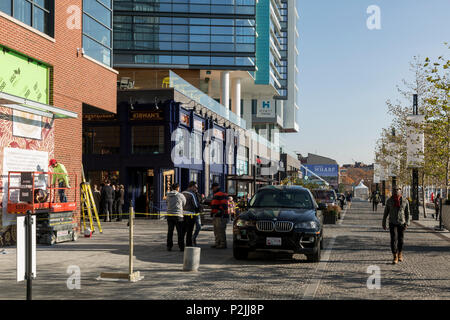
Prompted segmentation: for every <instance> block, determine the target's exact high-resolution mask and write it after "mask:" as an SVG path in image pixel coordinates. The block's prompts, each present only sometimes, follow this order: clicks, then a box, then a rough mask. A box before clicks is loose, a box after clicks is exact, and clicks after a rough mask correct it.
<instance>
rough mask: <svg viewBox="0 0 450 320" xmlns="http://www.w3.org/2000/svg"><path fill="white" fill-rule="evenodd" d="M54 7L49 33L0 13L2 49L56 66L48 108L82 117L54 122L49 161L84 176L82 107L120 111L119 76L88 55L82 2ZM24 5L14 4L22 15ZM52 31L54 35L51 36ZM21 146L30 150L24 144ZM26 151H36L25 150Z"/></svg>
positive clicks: (73, 0)
mask: <svg viewBox="0 0 450 320" xmlns="http://www.w3.org/2000/svg"><path fill="white" fill-rule="evenodd" d="M41 2H42V1H34V2H33V4H34V3H41ZM48 2H49V3H51V6H49V7H48V8H50V10H52V9H53V11H50V12H49V13H48V14H49V16H50V17H52V19H50V20H49V21H50V22H49V23H50V24H51V26H49V27H48V28H49V29H45V27H44V28H41V26H40V25H39V24H36V23H37V22H36V23H35V24H33V21H31V22H30V21H29V20H27V19H26V17H25V16H23V15H17V14H16V15H14V13H12V15H11V13H10V12H8V11H7V9H8V8H6V9H5V5H3V6H2V7H1V8H0V45H1V46H2V47H4V48H5V49H4V50H5V51H6V52H8V51H13V52H17V53H19V54H21V55H24V56H26V57H27V58H28V59H30V61H35V62H39V63H43V64H46V65H48V66H49V67H50V72H49V86H50V90H49V99H48V100H49V101H48V103H49V104H50V105H54V106H57V107H60V108H63V109H65V110H69V111H73V112H76V113H77V114H78V118H77V119H70V120H56V121H54V122H52V125H53V127H52V128H53V129H52V130H54V133H53V134H54V148H53V149H52V150H51V152H50V151H49V157H55V158H56V159H58V161H60V162H61V163H63V164H64V165H65V166H66V168H67V169H68V171H70V172H73V173H75V174H77V175H78V176H79V177H81V158H82V135H81V132H82V105H83V103H85V104H89V105H92V106H95V107H97V108H100V109H104V110H107V111H110V112H115V111H116V85H117V72H115V71H114V70H113V69H111V68H109V66H107V65H104V64H102V63H100V62H98V61H97V60H95V57H89V56H88V55H87V50H83V42H82V28H83V26H82V23H81V22H82V8H83V3H82V0H58V1H48ZM2 3H4V1H2ZM18 3H19V2H17V3H15V2H14V4H15V6H16V10H22V11H23V10H27V9H26V8H23V7H22V8H20V6H19V5H18ZM17 12H18V11H16V13H17ZM14 17H16V18H14ZM45 23H47V22H45ZM51 29H53V30H54V32H46V30H51ZM39 30H41V31H39ZM1 54H2V52H0V59H1ZM0 74H1V70H0ZM17 147H18V148H23V147H24V145H23V144H20V143H19V144H18V146H17ZM25 148H26V149H33V148H34V147H33V146H31V145H25ZM39 149H42V148H40V147H39ZM0 161H1V160H0ZM46 169H47V168H44V170H46Z"/></svg>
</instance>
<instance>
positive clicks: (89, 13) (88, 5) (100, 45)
mask: <svg viewBox="0 0 450 320" xmlns="http://www.w3.org/2000/svg"><path fill="white" fill-rule="evenodd" d="M83 48H84V51H85V53H86V55H88V56H89V57H91V58H93V59H95V60H97V61H99V62H101V63H103V64H105V65H107V66H108V67H110V66H111V65H112V63H111V52H112V4H111V0H83Z"/></svg>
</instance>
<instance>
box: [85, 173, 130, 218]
mask: <svg viewBox="0 0 450 320" xmlns="http://www.w3.org/2000/svg"><path fill="white" fill-rule="evenodd" d="M92 193H93V195H94V200H95V205H96V206H97V211H98V212H99V215H100V216H103V217H104V219H103V221H104V222H111V221H112V219H113V217H114V216H116V217H117V218H116V221H122V209H123V205H124V203H125V187H124V186H123V185H122V184H111V182H110V181H109V180H106V181H105V182H104V183H102V184H101V185H100V189H99V188H98V186H97V185H94V190H93V191H92Z"/></svg>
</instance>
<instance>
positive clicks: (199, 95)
mask: <svg viewBox="0 0 450 320" xmlns="http://www.w3.org/2000/svg"><path fill="white" fill-rule="evenodd" d="M169 76H170V87H171V88H174V89H175V90H176V91H178V92H179V93H181V94H183V95H185V96H186V97H188V98H190V99H192V100H194V101H195V102H197V103H199V104H201V105H202V106H204V107H206V108H207V109H209V110H210V111H212V112H214V113H216V114H217V115H219V116H221V117H223V118H225V119H227V120H228V121H230V122H232V123H234V124H235V125H237V126H239V127H241V128H243V129H247V124H246V122H245V120H244V119H242V118H241V117H239V116H238V115H237V114H235V113H234V112H232V111H230V110H228V109H227V108H225V107H224V106H223V105H221V104H220V103H218V102H217V101H216V100H214V99H213V98H211V97H210V96H208V95H207V94H205V93H203V92H202V91H200V90H199V89H197V88H196V87H194V86H193V85H191V84H190V83H189V82H187V81H186V80H184V79H183V78H181V77H180V76H178V75H177V74H176V73H175V72H173V71H170V73H169Z"/></svg>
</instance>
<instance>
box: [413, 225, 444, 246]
mask: <svg viewBox="0 0 450 320" xmlns="http://www.w3.org/2000/svg"><path fill="white" fill-rule="evenodd" d="M412 222H413V223H414V224H416V225H417V226H419V227H420V228H422V229H425V230H429V231H431V232H432V233H433V234H434V235H436V236H437V237H439V238H441V239H443V240H447V241H448V242H450V237H449V236H446V235H443V234H442V233H440V232H439V231H436V230H434V229H432V228H430V227H427V226H424V225H423V224H421V223H419V222H417V221H412Z"/></svg>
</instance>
